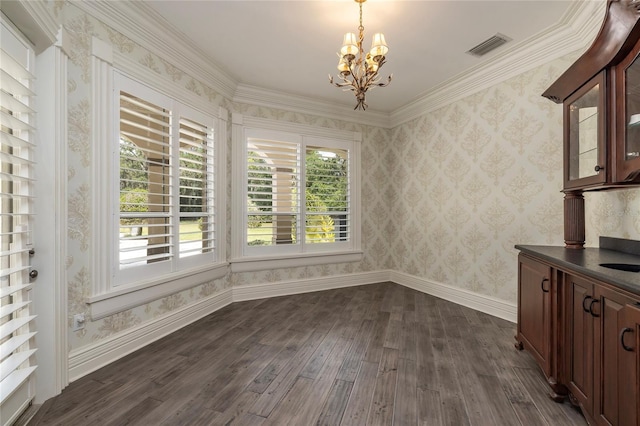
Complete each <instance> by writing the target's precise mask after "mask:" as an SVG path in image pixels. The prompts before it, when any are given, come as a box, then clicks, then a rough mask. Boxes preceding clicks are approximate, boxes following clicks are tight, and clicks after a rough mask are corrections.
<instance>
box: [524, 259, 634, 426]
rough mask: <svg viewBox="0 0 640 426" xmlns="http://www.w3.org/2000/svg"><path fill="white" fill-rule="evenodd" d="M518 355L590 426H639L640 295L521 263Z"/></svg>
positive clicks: (547, 267) (544, 265)
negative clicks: (533, 363) (523, 354)
mask: <svg viewBox="0 0 640 426" xmlns="http://www.w3.org/2000/svg"><path fill="white" fill-rule="evenodd" d="M517 330H518V331H517V335H516V340H517V344H516V347H518V348H519V349H525V350H527V351H528V352H530V353H531V355H532V356H533V357H534V359H535V360H536V361H537V363H538V365H539V366H540V368H541V369H542V371H543V372H544V374H545V376H546V377H547V379H548V382H549V385H550V387H551V397H552V398H553V399H555V400H556V401H561V400H563V399H564V396H566V395H568V396H569V398H570V400H571V402H572V403H574V404H575V405H578V406H579V407H580V408H581V409H582V412H583V413H584V415H585V417H586V418H587V420H588V421H589V423H590V424H596V425H607V426H611V425H614V426H631V425H634V426H640V414H639V410H640V403H639V402H638V399H639V398H640V390H639V389H640V295H633V294H630V293H628V292H626V291H623V290H619V289H617V288H615V287H614V286H611V285H610V284H609V283H606V282H602V281H599V280H595V279H591V278H587V277H585V276H582V275H580V274H577V273H574V272H571V271H570V270H569V271H567V270H565V269H563V268H561V267H558V266H555V265H553V264H551V263H548V262H545V261H542V260H539V259H536V258H534V257H531V256H527V255H525V254H522V253H521V254H520V255H519V256H518V329H517Z"/></svg>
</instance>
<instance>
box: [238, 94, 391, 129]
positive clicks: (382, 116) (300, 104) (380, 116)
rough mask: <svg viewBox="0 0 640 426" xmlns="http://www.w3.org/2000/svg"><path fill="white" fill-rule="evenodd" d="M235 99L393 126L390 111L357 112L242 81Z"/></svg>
mask: <svg viewBox="0 0 640 426" xmlns="http://www.w3.org/2000/svg"><path fill="white" fill-rule="evenodd" d="M233 101H234V102H237V103H245V104H251V105H257V106H262V107H267V108H277V109H282V110H285V111H293V112H298V113H301V114H311V115H318V116H322V117H327V118H332V119H337V120H342V121H348V122H351V123H358V124H364V125H367V126H376V127H383V128H390V127H391V121H390V119H389V114H388V113H385V112H380V111H372V110H367V111H354V110H353V108H351V107H348V106H342V105H336V104H335V103H333V102H329V101H322V100H317V99H311V98H309V97H306V96H298V95H292V94H289V93H284V92H280V91H275V90H270V89H263V88H261V87H256V86H250V85H247V84H242V83H241V84H238V87H237V89H236V93H235V96H234V97H233Z"/></svg>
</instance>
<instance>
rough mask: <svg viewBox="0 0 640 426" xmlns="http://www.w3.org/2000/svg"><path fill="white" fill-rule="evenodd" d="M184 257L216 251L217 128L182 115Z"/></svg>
mask: <svg viewBox="0 0 640 426" xmlns="http://www.w3.org/2000/svg"><path fill="white" fill-rule="evenodd" d="M179 133H180V148H179V157H180V177H179V181H180V184H179V186H180V215H179V217H180V230H179V240H180V247H179V253H180V257H181V258H182V257H187V256H191V255H195V254H201V253H209V252H212V251H213V250H214V245H215V244H214V243H215V232H214V229H215V226H214V225H215V216H214V205H213V200H214V183H215V182H214V167H213V166H214V145H213V143H214V139H213V137H214V135H213V128H211V127H208V126H206V125H204V124H200V123H198V122H197V121H193V120H189V119H187V118H180V131H179Z"/></svg>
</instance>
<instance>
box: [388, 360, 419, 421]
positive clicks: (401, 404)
mask: <svg viewBox="0 0 640 426" xmlns="http://www.w3.org/2000/svg"><path fill="white" fill-rule="evenodd" d="M396 389H397V390H396V400H395V407H394V410H393V424H394V425H398V426H400V425H415V424H417V421H418V405H417V404H418V395H417V390H418V388H417V386H416V363H415V362H414V361H411V360H408V359H406V358H399V359H398V383H397V387H396Z"/></svg>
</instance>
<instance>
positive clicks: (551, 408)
mask: <svg viewBox="0 0 640 426" xmlns="http://www.w3.org/2000/svg"><path fill="white" fill-rule="evenodd" d="M513 370H514V372H515V374H516V376H517V377H518V378H519V379H520V381H521V382H522V383H523V385H524V388H525V389H526V391H527V393H528V395H529V397H530V399H531V401H532V402H533V403H534V404H535V406H536V407H537V408H538V410H539V411H540V412H541V413H542V415H543V417H544V418H545V419H547V422H548V423H549V424H550V425H553V426H555V425H558V426H569V425H573V426H575V425H582V424H584V418H583V417H582V415H581V414H579V413H578V412H577V410H575V409H573V407H571V406H570V404H569V403H568V402H565V403H564V404H558V403H557V402H554V401H553V400H551V398H549V397H548V395H549V389H548V388H547V385H546V383H545V381H544V378H543V376H542V375H541V374H540V372H539V371H537V370H535V369H530V368H514V369H513ZM567 408H569V409H567Z"/></svg>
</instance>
